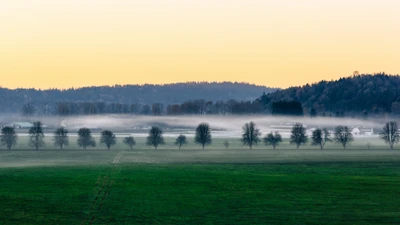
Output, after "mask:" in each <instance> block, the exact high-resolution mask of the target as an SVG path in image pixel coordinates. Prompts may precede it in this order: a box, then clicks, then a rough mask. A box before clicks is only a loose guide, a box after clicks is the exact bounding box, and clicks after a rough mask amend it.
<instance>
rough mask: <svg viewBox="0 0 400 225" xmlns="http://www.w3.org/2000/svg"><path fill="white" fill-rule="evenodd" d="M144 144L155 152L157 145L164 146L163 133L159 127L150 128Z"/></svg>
mask: <svg viewBox="0 0 400 225" xmlns="http://www.w3.org/2000/svg"><path fill="white" fill-rule="evenodd" d="M146 144H147V145H149V146H153V147H154V149H155V150H157V148H158V146H159V145H162V144H165V142H164V137H163V131H162V130H161V129H160V128H159V127H151V129H150V131H149V136H147V142H146Z"/></svg>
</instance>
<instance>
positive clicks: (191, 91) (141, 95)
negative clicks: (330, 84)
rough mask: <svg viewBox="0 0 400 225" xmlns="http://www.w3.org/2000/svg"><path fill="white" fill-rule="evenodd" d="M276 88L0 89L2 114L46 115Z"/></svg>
mask: <svg viewBox="0 0 400 225" xmlns="http://www.w3.org/2000/svg"><path fill="white" fill-rule="evenodd" d="M275 90H276V89H273V88H268V87H265V86H258V85H252V84H247V83H236V82H235V83H233V82H221V83H218V82H212V83H209V82H187V83H176V84H165V85H152V84H145V85H115V86H100V87H84V88H70V89H66V90H59V89H49V90H37V89H15V90H11V89H7V88H0V96H1V98H0V105H1V106H2V107H0V112H11V113H15V112H17V111H20V110H21V108H22V105H24V104H27V103H32V104H33V105H35V107H36V113H38V114H46V112H47V111H48V110H49V108H51V107H53V106H54V105H55V104H56V103H58V102H71V103H84V102H104V103H105V104H111V103H114V104H121V105H130V104H133V103H135V104H136V103H139V104H142V105H146V104H148V105H152V104H153V103H157V102H162V103H163V104H165V105H169V104H175V103H182V102H185V101H189V100H193V99H198V98H202V99H207V100H208V101H214V102H215V101H219V100H224V101H227V100H229V99H236V100H238V101H253V100H254V99H257V98H258V97H259V96H260V95H261V93H263V92H267V93H269V92H271V91H275Z"/></svg>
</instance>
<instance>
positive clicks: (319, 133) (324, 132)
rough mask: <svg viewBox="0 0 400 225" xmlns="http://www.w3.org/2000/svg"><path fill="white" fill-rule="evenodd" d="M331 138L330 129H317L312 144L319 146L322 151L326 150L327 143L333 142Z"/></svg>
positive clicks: (313, 133)
mask: <svg viewBox="0 0 400 225" xmlns="http://www.w3.org/2000/svg"><path fill="white" fill-rule="evenodd" d="M330 137H331V134H330V133H329V131H328V129H326V128H324V129H316V130H314V131H313V132H312V137H311V139H312V144H313V145H318V146H319V147H320V148H321V149H324V145H325V144H326V142H330V141H332V140H331V139H330Z"/></svg>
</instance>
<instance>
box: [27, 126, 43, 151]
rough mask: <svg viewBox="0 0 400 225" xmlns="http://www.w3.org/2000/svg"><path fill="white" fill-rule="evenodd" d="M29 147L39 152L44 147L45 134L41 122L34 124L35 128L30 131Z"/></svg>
mask: <svg viewBox="0 0 400 225" xmlns="http://www.w3.org/2000/svg"><path fill="white" fill-rule="evenodd" d="M28 133H29V146H31V147H32V148H35V149H36V150H38V149H39V148H40V147H42V146H44V141H43V138H44V134H43V125H42V123H41V122H40V121H36V122H34V123H33V127H31V128H30V129H29V132H28Z"/></svg>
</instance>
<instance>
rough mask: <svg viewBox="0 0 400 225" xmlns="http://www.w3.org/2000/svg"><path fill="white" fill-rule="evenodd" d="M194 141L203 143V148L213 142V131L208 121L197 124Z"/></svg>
mask: <svg viewBox="0 0 400 225" xmlns="http://www.w3.org/2000/svg"><path fill="white" fill-rule="evenodd" d="M194 142H195V143H196V144H199V145H201V146H202V147H203V149H204V148H205V146H206V145H209V144H211V142H212V139H211V131H210V126H209V125H208V123H201V124H199V125H198V126H197V128H196V135H195V137H194Z"/></svg>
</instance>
